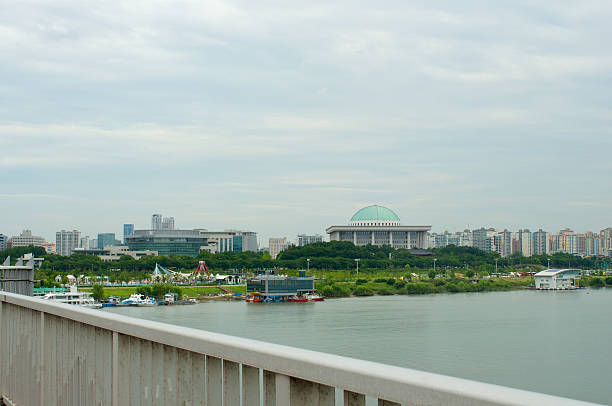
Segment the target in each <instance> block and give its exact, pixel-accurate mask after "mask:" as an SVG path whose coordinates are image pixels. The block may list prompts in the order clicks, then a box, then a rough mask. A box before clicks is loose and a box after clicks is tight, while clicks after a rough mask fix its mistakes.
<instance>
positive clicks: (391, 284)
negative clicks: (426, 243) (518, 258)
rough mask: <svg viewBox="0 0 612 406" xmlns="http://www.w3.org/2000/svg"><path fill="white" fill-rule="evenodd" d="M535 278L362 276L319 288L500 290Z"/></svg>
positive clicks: (364, 292) (386, 292)
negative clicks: (365, 277) (397, 277)
mask: <svg viewBox="0 0 612 406" xmlns="http://www.w3.org/2000/svg"><path fill="white" fill-rule="evenodd" d="M533 283H534V282H533V278H531V277H525V278H495V279H481V280H477V279H474V280H470V279H465V278H436V279H423V280H408V281H406V280H402V279H394V278H389V279H375V280H365V279H358V280H357V281H356V282H331V283H326V282H322V283H319V284H317V289H318V290H319V292H320V293H321V294H322V295H324V296H325V297H349V296H374V295H382V296H390V295H424V294H432V293H458V292H496V291H505V290H518V289H526V288H529V287H532V286H533Z"/></svg>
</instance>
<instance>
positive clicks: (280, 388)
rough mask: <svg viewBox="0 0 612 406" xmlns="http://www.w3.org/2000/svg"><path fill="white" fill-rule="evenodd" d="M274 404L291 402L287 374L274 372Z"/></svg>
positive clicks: (278, 405)
mask: <svg viewBox="0 0 612 406" xmlns="http://www.w3.org/2000/svg"><path fill="white" fill-rule="evenodd" d="M275 380H276V385H275V386H276V405H277V406H280V405H289V404H291V398H290V396H291V391H290V389H289V388H290V383H289V377H288V376H287V375H282V374H276V378H275Z"/></svg>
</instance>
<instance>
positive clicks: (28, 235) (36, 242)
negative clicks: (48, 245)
mask: <svg viewBox="0 0 612 406" xmlns="http://www.w3.org/2000/svg"><path fill="white" fill-rule="evenodd" d="M44 243H45V239H44V238H42V237H40V236H37V235H33V234H32V231H31V230H23V231H22V232H21V234H19V235H17V236H13V237H11V239H10V241H9V246H10V247H27V246H29V245H33V246H35V247H42V245H43V244H44Z"/></svg>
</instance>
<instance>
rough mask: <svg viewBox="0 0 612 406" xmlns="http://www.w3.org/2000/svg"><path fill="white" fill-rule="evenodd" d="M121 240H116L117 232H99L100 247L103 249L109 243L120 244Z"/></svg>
mask: <svg viewBox="0 0 612 406" xmlns="http://www.w3.org/2000/svg"><path fill="white" fill-rule="evenodd" d="M118 243H119V244H120V242H118V241H116V240H115V233H100V234H98V249H99V250H103V249H104V247H108V246H109V245H118Z"/></svg>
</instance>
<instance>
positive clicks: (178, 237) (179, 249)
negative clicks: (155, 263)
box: [126, 230, 208, 257]
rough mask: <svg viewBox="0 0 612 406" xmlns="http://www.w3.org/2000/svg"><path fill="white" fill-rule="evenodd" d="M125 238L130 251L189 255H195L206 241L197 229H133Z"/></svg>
mask: <svg viewBox="0 0 612 406" xmlns="http://www.w3.org/2000/svg"><path fill="white" fill-rule="evenodd" d="M126 240H127V243H128V247H129V249H130V251H157V253H158V254H159V255H184V256H189V257H196V256H197V255H198V254H199V253H200V250H201V249H203V248H204V247H205V246H206V245H207V242H208V241H207V238H206V236H204V235H202V234H200V231H199V230H134V234H132V235H130V236H128V237H127V238H126Z"/></svg>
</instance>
